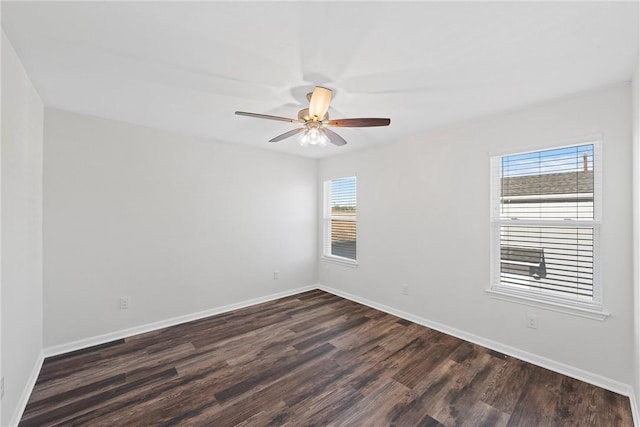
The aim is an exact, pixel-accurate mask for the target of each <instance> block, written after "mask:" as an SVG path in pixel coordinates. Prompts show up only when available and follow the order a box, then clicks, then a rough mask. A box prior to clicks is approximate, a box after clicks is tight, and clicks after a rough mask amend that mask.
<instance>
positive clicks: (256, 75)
mask: <svg viewBox="0 0 640 427" xmlns="http://www.w3.org/2000/svg"><path fill="white" fill-rule="evenodd" d="M2 28H3V29H4V31H5V33H6V34H7V36H8V38H9V39H10V41H11V43H12V44H13V46H14V48H15V50H16V51H17V52H18V55H19V56H20V58H21V59H22V62H23V64H24V66H25V68H26V69H27V72H28V73H29V76H30V77H31V79H32V81H33V83H34V85H35V87H36V89H37V90H38V92H39V93H40V95H41V97H42V99H43V101H44V103H45V105H47V106H51V107H57V108H61V109H65V110H69V111H75V112H80V113H86V114H91V115H96V116H100V117H106V118H111V119H116V120H122V121H126V122H131V123H137V124H143V125H148V126H152V127H156V128H161V129H169V130H174V131H178V132H182V133H187V134H192V135H198V136H203V137H207V138H212V139H214V140H216V141H221V142H227V143H232V144H246V145H249V146H255V147H266V148H271V149H274V150H278V151H282V152H288V153H292V154H296V155H302V156H308V157H315V158H320V157H325V156H329V155H334V154H336V153H342V152H346V151H350V150H354V149H358V148H363V147H369V146H371V145H377V144H384V143H388V142H393V141H394V140H396V139H398V138H401V137H403V136H406V135H409V134H413V133H416V132H419V131H421V130H424V129H428V128H433V127H436V126H441V125H443V124H448V123H452V122H456V121H461V120H465V119H468V118H471V117H475V116H479V115H484V114H489V113H492V112H498V111H506V110H509V109H513V108H518V107H521V106H524V105H529V104H533V103H538V102H541V101H544V100H548V99H553V98H558V97H562V96H565V95H568V94H572V93H575V92H580V91H584V90H588V89H591V88H596V87H600V86H605V85H608V84H612V83H616V82H622V81H628V80H630V77H631V75H632V72H633V67H634V64H635V63H636V62H635V61H637V59H636V56H637V52H638V2H637V1H634V2H627V3H620V2H603V3H596V2H562V3H553V2H532V3H524V2H511V3H506V2H495V3H488V2H470V3H469V2H465V3H461V2H428V3H398V2H393V3H381V2H347V3H338V2H321V3H309V2H280V3H267V2H257V3H247V2H234V3H221V2H208V3H207V2H62V3H61V2H6V1H3V2H2ZM316 84H321V85H324V86H327V87H330V88H332V89H334V90H335V92H334V100H333V101H332V104H331V105H332V108H331V109H330V110H329V113H330V115H331V117H332V118H341V117H390V118H391V126H389V127H387V128H368V129H345V128H341V129H338V132H339V133H340V134H341V135H342V136H343V137H345V139H347V141H349V144H348V145H347V146H344V147H335V146H332V145H330V146H328V147H312V148H306V149H305V148H302V147H299V146H298V145H297V144H296V141H295V138H291V139H287V140H285V141H283V142H280V143H277V144H273V143H267V141H268V140H269V139H270V138H272V137H274V136H276V135H278V134H280V133H283V132H285V131H287V130H290V129H292V128H293V127H294V126H293V125H291V124H288V123H284V122H276V121H268V120H259V119H253V118H247V117H239V116H235V115H234V114H233V113H234V111H235V110H244V111H252V112H257V113H265V114H275V115H282V116H287V117H295V116H296V114H297V111H298V110H299V109H300V108H302V106H303V105H302V104H303V102H306V100H305V98H304V96H305V94H306V93H307V92H308V91H310V90H311V89H312V88H313V86H314V85H316Z"/></svg>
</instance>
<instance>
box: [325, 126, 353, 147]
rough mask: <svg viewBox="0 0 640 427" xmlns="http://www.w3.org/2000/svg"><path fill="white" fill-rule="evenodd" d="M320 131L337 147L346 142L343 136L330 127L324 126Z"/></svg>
mask: <svg viewBox="0 0 640 427" xmlns="http://www.w3.org/2000/svg"><path fill="white" fill-rule="evenodd" d="M322 131H323V132H324V133H325V135H327V138H329V141H330V142H331V143H332V144H334V145H337V146H338V147H340V146H341V145H345V144H346V143H347V141H345V140H344V138H343V137H341V136H340V135H338V134H337V133H335V132H334V131H332V130H331V129H327V128H324V129H322Z"/></svg>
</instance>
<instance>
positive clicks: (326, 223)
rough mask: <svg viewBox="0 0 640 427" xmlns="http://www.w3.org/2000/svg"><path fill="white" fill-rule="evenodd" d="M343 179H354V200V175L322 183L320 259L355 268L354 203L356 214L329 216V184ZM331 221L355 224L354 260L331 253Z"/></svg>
mask: <svg viewBox="0 0 640 427" xmlns="http://www.w3.org/2000/svg"><path fill="white" fill-rule="evenodd" d="M345 178H355V180H356V200H357V197H358V178H357V176H356V175H350V176H343V177H337V178H331V179H328V180H326V181H324V182H323V194H324V197H323V204H322V205H323V208H322V211H323V213H322V216H323V224H322V258H323V259H324V260H325V261H330V262H335V263H339V264H345V265H348V266H351V267H355V266H357V265H358V259H357V258H358V240H359V239H358V219H357V216H358V208H357V202H356V214H355V215H351V216H347V215H340V216H336V215H331V183H332V182H333V181H335V180H338V179H345ZM331 220H339V221H353V222H355V223H356V259H355V260H354V259H351V258H345V257H341V256H339V255H334V254H332V253H331Z"/></svg>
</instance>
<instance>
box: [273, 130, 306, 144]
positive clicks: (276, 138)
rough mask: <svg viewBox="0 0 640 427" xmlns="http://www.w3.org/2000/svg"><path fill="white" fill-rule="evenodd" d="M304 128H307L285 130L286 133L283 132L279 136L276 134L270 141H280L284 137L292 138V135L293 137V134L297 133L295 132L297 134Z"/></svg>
mask: <svg viewBox="0 0 640 427" xmlns="http://www.w3.org/2000/svg"><path fill="white" fill-rule="evenodd" d="M304 129H305V128H298V129H293V130H290V131H289V132H285V133H283V134H282V135H278V136H276V137H275V138H271V139H270V140H269V142H278V141H282V140H283V139H287V138H290V137H292V136H293V135H295V134H297V133H300V132H302V131H303V130H304Z"/></svg>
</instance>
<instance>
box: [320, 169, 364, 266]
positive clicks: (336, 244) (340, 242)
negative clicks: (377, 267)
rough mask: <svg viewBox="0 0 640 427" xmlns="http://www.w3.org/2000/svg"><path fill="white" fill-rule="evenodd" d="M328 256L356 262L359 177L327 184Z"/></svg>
mask: <svg viewBox="0 0 640 427" xmlns="http://www.w3.org/2000/svg"><path fill="white" fill-rule="evenodd" d="M324 201H325V203H324V245H323V246H324V249H323V254H324V256H325V257H332V258H336V259H341V260H343V261H347V262H351V263H353V262H355V261H356V242H357V239H356V223H357V221H356V213H357V197H356V177H355V176H352V177H347V178H338V179H332V180H329V181H325V183H324Z"/></svg>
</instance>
